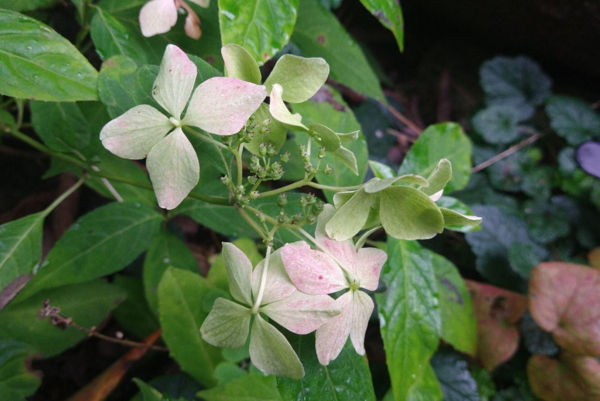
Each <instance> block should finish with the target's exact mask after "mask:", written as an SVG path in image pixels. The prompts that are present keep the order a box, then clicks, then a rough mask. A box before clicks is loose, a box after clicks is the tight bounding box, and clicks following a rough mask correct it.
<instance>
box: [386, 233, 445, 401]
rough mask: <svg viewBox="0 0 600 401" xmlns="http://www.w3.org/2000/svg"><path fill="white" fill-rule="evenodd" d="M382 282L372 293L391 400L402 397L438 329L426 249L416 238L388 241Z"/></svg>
mask: <svg viewBox="0 0 600 401" xmlns="http://www.w3.org/2000/svg"><path fill="white" fill-rule="evenodd" d="M387 252H388V262H387V263H386V265H385V266H384V267H383V271H382V273H381V278H382V280H383V281H384V282H385V283H386V284H387V290H386V292H384V293H381V294H376V295H375V299H376V300H377V305H378V311H379V321H380V327H381V335H382V337H383V345H384V348H385V353H386V360H387V364H388V367H389V371H390V377H391V380H392V390H393V393H394V398H395V399H398V400H402V399H406V398H407V395H408V394H409V392H410V390H411V387H413V386H414V385H415V383H417V382H418V380H419V378H420V377H421V376H422V375H423V374H424V373H425V368H426V366H427V365H428V361H429V358H430V357H431V356H432V355H433V353H434V352H435V349H436V348H437V345H438V341H439V336H440V334H441V330H442V321H441V315H440V310H439V309H438V303H439V301H438V295H437V289H436V287H437V284H436V278H435V275H434V274H435V273H434V268H433V264H432V257H433V256H432V252H431V251H429V250H427V249H425V248H422V247H421V246H420V245H419V244H418V243H417V242H409V241H398V240H395V239H390V240H389V241H388V250H387Z"/></svg>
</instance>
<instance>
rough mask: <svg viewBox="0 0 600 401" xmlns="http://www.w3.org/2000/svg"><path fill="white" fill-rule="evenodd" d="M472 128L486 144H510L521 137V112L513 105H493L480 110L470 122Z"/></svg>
mask: <svg viewBox="0 0 600 401" xmlns="http://www.w3.org/2000/svg"><path fill="white" fill-rule="evenodd" d="M471 121H472V123H473V128H474V129H475V131H477V132H478V133H479V134H480V135H481V136H483V139H485V140H486V142H488V143H493V144H504V143H511V142H513V141H514V140H516V139H517V138H519V136H520V135H521V132H520V131H519V122H521V121H522V118H521V111H520V109H519V107H518V106H516V105H513V104H494V105H491V106H488V107H487V108H485V109H483V110H480V111H479V112H477V114H475V116H474V117H473V119H472V120H471Z"/></svg>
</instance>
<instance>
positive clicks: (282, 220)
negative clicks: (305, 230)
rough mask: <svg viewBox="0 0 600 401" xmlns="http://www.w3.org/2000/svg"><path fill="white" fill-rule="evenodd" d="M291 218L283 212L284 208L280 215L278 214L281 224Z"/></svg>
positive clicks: (278, 220)
mask: <svg viewBox="0 0 600 401" xmlns="http://www.w3.org/2000/svg"><path fill="white" fill-rule="evenodd" d="M289 221H290V219H289V217H287V216H286V215H285V213H284V212H283V210H282V211H281V212H280V213H279V216H277V222H279V223H281V224H286V223H289Z"/></svg>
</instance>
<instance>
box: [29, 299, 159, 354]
mask: <svg viewBox="0 0 600 401" xmlns="http://www.w3.org/2000/svg"><path fill="white" fill-rule="evenodd" d="M42 304H43V308H42V309H40V313H39V317H40V319H43V318H45V317H50V322H51V323H52V324H53V325H54V326H57V327H60V328H63V329H65V328H67V327H73V328H74V329H76V330H79V331H82V332H84V333H87V335H88V336H90V337H97V338H99V339H101V340H104V341H109V342H111V343H116V344H121V345H125V346H127V347H132V348H148V349H152V350H155V351H165V352H168V351H169V349H168V348H167V347H161V346H159V345H151V344H144V343H138V342H135V341H130V340H123V339H120V338H115V337H110V336H107V335H105V334H102V333H98V332H97V331H96V328H95V327H92V328H91V329H88V328H87V327H83V326H80V325H79V324H77V323H75V322H74V321H73V318H71V317H66V316H63V315H61V314H60V308H57V307H52V306H50V300H49V299H46V300H44V302H43V303H42Z"/></svg>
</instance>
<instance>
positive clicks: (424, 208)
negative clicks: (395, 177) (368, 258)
mask: <svg viewBox="0 0 600 401" xmlns="http://www.w3.org/2000/svg"><path fill="white" fill-rule="evenodd" d="M379 197H380V205H379V216H380V219H381V224H382V225H383V228H384V229H385V231H386V233H387V234H388V235H391V236H392V237H394V238H398V239H406V240H414V239H428V238H432V237H434V236H435V235H436V234H439V233H441V232H442V231H443V230H444V218H443V216H442V213H441V212H440V209H439V208H438V207H437V205H436V204H435V203H434V202H433V201H432V200H431V199H429V197H428V196H427V195H425V194H424V193H422V192H421V191H419V190H417V189H414V188H409V187H390V188H387V189H386V190H384V191H382V192H380V193H379Z"/></svg>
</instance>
